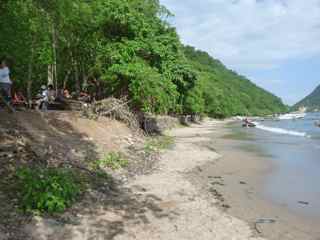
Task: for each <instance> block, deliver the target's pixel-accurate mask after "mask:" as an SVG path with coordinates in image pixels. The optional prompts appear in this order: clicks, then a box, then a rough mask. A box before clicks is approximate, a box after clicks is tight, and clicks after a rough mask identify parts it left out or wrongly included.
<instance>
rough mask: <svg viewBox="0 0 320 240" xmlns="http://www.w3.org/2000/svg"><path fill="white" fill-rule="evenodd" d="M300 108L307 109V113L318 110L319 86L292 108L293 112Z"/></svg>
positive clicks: (319, 101)
mask: <svg viewBox="0 0 320 240" xmlns="http://www.w3.org/2000/svg"><path fill="white" fill-rule="evenodd" d="M300 107H305V108H307V110H308V111H315V110H318V111H319V109H320V85H319V86H318V87H317V88H316V89H315V90H314V91H313V92H312V93H311V94H310V95H308V96H307V97H305V98H304V99H302V100H301V101H300V102H298V103H297V104H295V105H294V106H293V110H298V109H299V108H300Z"/></svg>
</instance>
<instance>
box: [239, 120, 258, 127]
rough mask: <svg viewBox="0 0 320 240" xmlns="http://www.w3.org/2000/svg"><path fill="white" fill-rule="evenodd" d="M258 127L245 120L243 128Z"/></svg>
mask: <svg viewBox="0 0 320 240" xmlns="http://www.w3.org/2000/svg"><path fill="white" fill-rule="evenodd" d="M256 126H257V125H256V124H254V123H253V122H250V121H249V120H248V119H245V120H243V124H242V127H256Z"/></svg>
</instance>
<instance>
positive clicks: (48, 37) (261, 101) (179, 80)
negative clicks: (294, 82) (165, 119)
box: [0, 0, 286, 117]
mask: <svg viewBox="0 0 320 240" xmlns="http://www.w3.org/2000/svg"><path fill="white" fill-rule="evenodd" d="M0 6H1V14H0V29H1V41H0V52H1V54H5V55H8V56H9V57H10V58H11V59H12V60H13V61H12V62H13V63H14V64H13V65H12V67H11V70H12V73H13V74H12V76H13V79H14V83H15V88H16V89H20V90H22V91H25V90H28V93H29V94H28V95H31V93H35V92H36V91H38V90H39V86H40V85H42V84H46V83H47V81H48V79H49V74H48V72H50V71H48V70H50V69H56V72H54V76H53V77H54V80H55V83H56V84H57V85H58V87H59V88H62V87H64V86H67V88H68V89H69V90H70V92H72V91H79V90H80V88H81V86H84V85H87V81H86V80H88V79H94V80H95V81H96V82H97V83H99V84H98V85H99V87H100V88H101V89H100V90H101V91H100V90H99V95H103V96H104V97H107V96H110V95H113V96H115V97H122V96H125V97H127V98H129V99H131V100H132V101H131V102H132V107H133V109H134V110H137V111H142V112H149V113H156V114H167V113H178V114H181V113H183V114H207V115H209V116H214V117H228V116H232V115H237V114H239V115H246V114H252V115H262V114H270V113H276V112H283V111H285V110H286V107H285V106H284V105H283V104H282V102H281V100H280V99H279V98H277V97H275V96H273V95H272V94H270V93H268V92H266V91H264V90H263V89H261V88H259V87H257V86H255V85H254V84H252V83H251V82H250V81H249V80H247V79H246V78H245V77H243V76H240V75H238V74H237V73H235V72H233V71H231V70H229V69H227V68H226V67H225V66H224V65H223V64H222V63H221V62H220V61H218V60H216V59H213V58H212V57H210V56H209V55H208V54H207V53H205V52H201V51H197V50H195V49H194V48H193V47H184V46H183V45H182V43H181V41H180V39H179V36H178V34H177V32H176V30H175V29H174V28H173V27H171V26H170V24H168V21H167V20H168V17H169V16H172V15H171V13H170V12H169V11H168V10H167V9H166V8H165V7H164V6H161V4H160V3H159V0H121V1H119V0H95V1H87V0H68V1H65V0H48V1H39V0H15V1H4V2H3V3H1V4H0ZM100 93H101V94H100ZM97 95H98V94H97Z"/></svg>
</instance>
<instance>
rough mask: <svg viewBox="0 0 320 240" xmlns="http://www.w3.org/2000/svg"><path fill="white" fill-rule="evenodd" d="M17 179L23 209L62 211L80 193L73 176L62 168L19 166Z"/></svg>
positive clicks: (49, 211) (50, 211)
mask: <svg viewBox="0 0 320 240" xmlns="http://www.w3.org/2000/svg"><path fill="white" fill-rule="evenodd" d="M17 179H18V183H17V185H18V190H19V197H20V203H21V207H22V208H23V209H24V210H25V211H40V212H48V213H55V212H63V211H64V210H65V209H66V208H67V207H69V206H71V204H72V203H73V202H74V201H75V200H76V197H77V196H78V195H79V193H80V185H79V183H77V181H76V178H75V176H74V175H73V173H72V172H71V171H68V170H64V169H54V168H51V169H41V168H37V169H30V168H21V169H19V170H18V171H17Z"/></svg>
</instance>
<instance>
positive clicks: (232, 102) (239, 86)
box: [184, 46, 287, 116]
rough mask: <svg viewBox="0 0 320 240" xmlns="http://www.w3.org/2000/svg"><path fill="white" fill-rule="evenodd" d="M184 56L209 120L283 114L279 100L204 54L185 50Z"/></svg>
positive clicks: (283, 108) (192, 49)
mask: <svg viewBox="0 0 320 240" xmlns="http://www.w3.org/2000/svg"><path fill="white" fill-rule="evenodd" d="M184 52H185V55H186V56H187V58H188V59H189V61H190V63H191V64H192V66H193V69H196V70H197V71H198V72H199V86H200V88H201V92H202V93H203V99H204V101H205V102H204V104H205V108H204V109H205V110H204V111H205V113H207V114H208V115H213V116H232V115H244V114H249V115H265V114H271V113H274V112H278V113H279V112H285V111H287V107H286V106H284V104H283V103H282V101H281V99H280V98H278V97H276V96H274V95H273V94H271V93H269V92H267V91H265V90H264V89H262V88H260V87H258V86H256V85H255V84H254V83H252V82H251V81H249V80H248V79H247V78H246V77H244V76H241V75H239V74H237V73H236V72H234V71H231V70H229V69H227V68H226V67H225V66H224V65H223V64H222V63H221V62H220V61H219V60H216V59H214V58H212V57H211V56H209V55H208V53H206V52H203V51H199V50H196V49H194V48H193V47H190V46H187V47H185V48H184Z"/></svg>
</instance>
